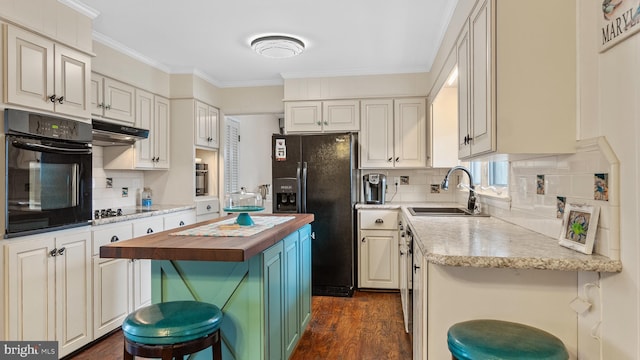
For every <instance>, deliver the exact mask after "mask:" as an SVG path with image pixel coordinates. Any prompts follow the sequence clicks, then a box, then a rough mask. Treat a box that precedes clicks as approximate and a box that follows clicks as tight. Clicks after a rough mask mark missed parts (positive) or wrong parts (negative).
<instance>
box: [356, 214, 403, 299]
mask: <svg viewBox="0 0 640 360" xmlns="http://www.w3.org/2000/svg"><path fill="white" fill-rule="evenodd" d="M358 223H359V231H358V286H359V287H360V288H377V289H399V276H398V274H399V260H400V259H399V249H398V212H397V211H395V210H358Z"/></svg>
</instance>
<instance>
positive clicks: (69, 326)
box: [5, 228, 92, 357]
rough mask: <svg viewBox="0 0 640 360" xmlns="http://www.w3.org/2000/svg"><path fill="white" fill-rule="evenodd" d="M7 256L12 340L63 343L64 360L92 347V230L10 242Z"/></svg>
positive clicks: (8, 337) (9, 334)
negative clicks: (88, 344) (68, 355)
mask: <svg viewBox="0 0 640 360" xmlns="http://www.w3.org/2000/svg"><path fill="white" fill-rule="evenodd" d="M5 255H6V256H5V260H6V262H5V284H6V294H5V297H6V304H5V306H6V309H5V314H6V316H7V317H6V319H5V329H6V340H9V341H29V340H47V341H55V340H57V341H58V344H59V348H58V351H59V353H58V354H59V356H60V357H62V356H65V355H67V354H69V353H71V352H72V351H74V350H77V349H79V348H80V347H82V346H84V345H85V344H87V343H89V342H90V341H91V340H92V331H91V330H92V329H91V265H90V264H91V232H90V231H89V229H88V228H83V230H77V229H75V230H63V231H59V232H53V233H49V234H47V235H43V236H33V237H31V236H29V237H26V238H25V239H19V240H18V239H16V240H10V241H7V242H6V245H5Z"/></svg>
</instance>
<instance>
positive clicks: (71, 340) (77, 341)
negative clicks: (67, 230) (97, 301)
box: [55, 231, 92, 356]
mask: <svg viewBox="0 0 640 360" xmlns="http://www.w3.org/2000/svg"><path fill="white" fill-rule="evenodd" d="M56 249H57V250H58V253H57V256H56V257H55V259H56V261H55V262H56V308H57V316H56V334H57V335H56V338H57V340H58V344H59V345H58V347H59V355H60V356H65V355H67V354H69V353H71V352H72V351H74V350H77V349H79V348H80V347H82V346H83V345H85V344H87V343H89V341H90V340H91V334H92V332H91V315H92V314H91V307H92V302H91V296H92V294H91V284H92V281H91V280H92V279H91V232H90V231H84V232H79V233H73V234H65V235H64V236H59V237H56Z"/></svg>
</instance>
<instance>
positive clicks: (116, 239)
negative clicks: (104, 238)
mask: <svg viewBox="0 0 640 360" xmlns="http://www.w3.org/2000/svg"><path fill="white" fill-rule="evenodd" d="M118 240H120V239H119V238H118V237H117V236H116V235H113V236H112V237H111V242H116V241H118Z"/></svg>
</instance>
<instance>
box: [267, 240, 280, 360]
mask: <svg viewBox="0 0 640 360" xmlns="http://www.w3.org/2000/svg"><path fill="white" fill-rule="evenodd" d="M283 251H284V241H280V242H278V243H277V244H275V245H273V246H272V247H270V248H268V249H267V250H265V251H264V252H263V253H262V256H263V276H264V309H265V310H264V317H265V319H264V321H265V333H266V334H267V340H266V346H265V352H266V356H265V358H266V359H270V360H279V359H284V358H285V356H284V352H283V350H284V346H283V343H284V341H283V340H284V334H283V333H284V331H283V329H284V326H283V325H284V324H283V323H282V320H283V314H284V308H283V306H284V281H283V280H284V279H283V271H284V259H283Z"/></svg>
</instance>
